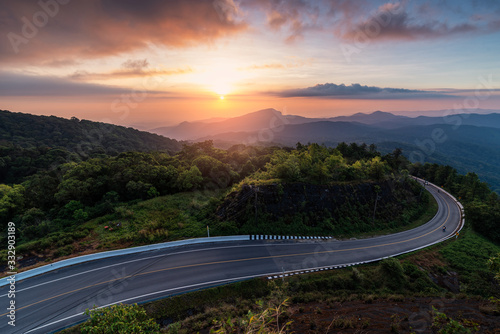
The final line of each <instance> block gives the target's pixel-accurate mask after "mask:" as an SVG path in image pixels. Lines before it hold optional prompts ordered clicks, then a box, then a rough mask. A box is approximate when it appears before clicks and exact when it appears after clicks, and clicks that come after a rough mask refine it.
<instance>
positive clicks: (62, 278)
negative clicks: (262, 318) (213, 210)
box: [0, 244, 290, 298]
mask: <svg viewBox="0 0 500 334" xmlns="http://www.w3.org/2000/svg"><path fill="white" fill-rule="evenodd" d="M289 245H290V244H260V245H237V246H223V247H212V248H208V247H207V248H200V249H192V250H187V251H181V252H174V253H168V254H161V255H155V256H148V257H142V258H140V259H135V260H130V261H125V262H121V263H116V264H110V265H108V266H104V267H99V268H94V269H90V270H87V271H82V272H79V273H76V274H73V275H69V276H65V277H61V278H57V279H54V280H51V281H47V282H44V283H40V284H36V285H33V286H30V287H27V288H24V289H21V290H16V291H17V292H22V291H26V290H29V289H33V288H37V287H39V286H42V285H46V284H50V283H54V282H57V281H61V280H65V279H67V278H71V277H75V276H79V275H84V274H88V273H91V272H93V271H97V270H102V269H108V268H111V267H116V266H121V265H124V264H128V263H133V262H139V261H144V260H150V259H155V258H159V257H166V256H172V255H179V254H187V253H194V252H203V251H207V250H216V249H230V248H242V247H246V248H248V247H269V246H289ZM160 251H161V250H160ZM145 252H149V251H145ZM137 254H140V253H137ZM126 255H130V254H126ZM107 259H109V258H107ZM103 260H106V259H103ZM61 269H63V268H61ZM27 279H29V278H27ZM4 286H7V285H4ZM5 296H7V294H4V295H0V298H1V297H5Z"/></svg>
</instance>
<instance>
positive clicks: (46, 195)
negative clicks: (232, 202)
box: [0, 142, 273, 241]
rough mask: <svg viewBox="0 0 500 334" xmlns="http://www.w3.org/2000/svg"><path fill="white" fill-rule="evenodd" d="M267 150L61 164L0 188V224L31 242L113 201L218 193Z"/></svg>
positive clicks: (261, 164)
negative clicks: (13, 227) (15, 229)
mask: <svg viewBox="0 0 500 334" xmlns="http://www.w3.org/2000/svg"><path fill="white" fill-rule="evenodd" d="M272 150H273V149H272V148H256V147H246V146H243V145H240V146H234V147H233V148H231V149H229V150H219V149H217V148H214V147H213V144H212V142H203V143H198V144H194V145H185V146H184V148H183V149H182V150H181V151H180V152H179V153H178V154H176V155H175V156H171V155H169V154H166V153H160V152H155V153H140V152H129V153H122V154H119V155H118V156H115V157H112V156H102V157H99V158H92V159H88V160H86V161H81V162H70V163H65V164H62V165H60V166H58V167H57V168H56V169H53V170H50V171H40V172H38V173H36V174H35V175H32V176H30V177H28V178H27V179H26V181H24V182H23V183H21V184H15V185H6V184H1V185H0V220H1V221H2V225H4V224H6V223H7V222H8V221H14V222H15V223H16V226H18V232H19V233H20V238H21V240H22V241H29V240H33V239H36V238H40V237H43V236H44V235H45V234H46V233H48V232H52V231H57V230H61V229H63V228H65V227H68V226H71V225H78V224H80V223H82V222H84V221H86V220H88V219H91V218H94V217H98V216H102V215H104V214H107V213H110V212H113V209H114V208H115V207H116V206H117V205H118V203H125V202H130V201H134V200H135V201H137V200H144V199H148V198H153V197H157V196H162V195H168V194H174V193H178V192H183V191H192V190H196V189H224V188H226V187H228V186H230V185H232V184H233V183H234V182H236V181H240V180H241V179H242V178H243V177H245V176H248V175H249V174H251V173H252V172H254V171H255V170H258V169H261V168H265V164H266V162H268V161H269V159H270V155H271V152H272ZM4 222H5V223H4ZM2 231H6V229H5V228H2Z"/></svg>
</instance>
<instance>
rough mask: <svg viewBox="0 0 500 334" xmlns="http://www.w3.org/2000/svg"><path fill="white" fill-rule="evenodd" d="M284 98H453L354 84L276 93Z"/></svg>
mask: <svg viewBox="0 0 500 334" xmlns="http://www.w3.org/2000/svg"><path fill="white" fill-rule="evenodd" d="M274 94H276V95H278V96H282V97H324V98H337V99H421V98H442V97H448V98H449V97H453V95H449V94H446V93H441V92H434V91H423V90H412V89H403V88H380V87H375V86H362V85H360V84H352V85H350V86H346V85H344V84H340V85H336V84H333V83H325V84H318V85H316V86H313V87H307V88H298V89H290V90H285V91H282V92H278V93H274Z"/></svg>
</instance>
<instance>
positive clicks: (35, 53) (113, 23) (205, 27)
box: [0, 0, 247, 65]
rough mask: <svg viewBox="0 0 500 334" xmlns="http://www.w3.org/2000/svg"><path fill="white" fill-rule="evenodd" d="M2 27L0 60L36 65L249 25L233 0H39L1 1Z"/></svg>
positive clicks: (190, 40)
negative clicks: (242, 18)
mask: <svg viewBox="0 0 500 334" xmlns="http://www.w3.org/2000/svg"><path fill="white" fill-rule="evenodd" d="M62 3H67V4H64V5H63V4H62ZM42 4H51V5H42ZM0 27H1V30H2V32H5V33H4V34H2V35H1V36H0V59H1V60H2V62H3V64H6V63H7V62H8V63H16V62H17V63H23V62H24V63H26V62H29V63H30V64H31V65H39V64H44V63H51V62H52V63H55V64H63V63H65V62H68V61H69V60H71V59H75V58H76V59H81V58H98V57H103V56H110V55H118V54H122V53H125V52H130V51H133V50H137V49H143V48H146V47H148V46H149V45H160V46H168V47H189V46H192V45H197V44H199V43H208V44H210V43H212V42H213V41H215V40H216V39H219V38H222V37H224V36H228V35H233V34H237V33H239V32H241V31H244V30H245V29H246V27H247V26H246V24H245V23H244V22H243V21H242V20H240V12H239V9H238V7H237V6H236V4H235V3H234V2H233V0H215V1H209V0H182V1H164V0H148V1H134V0H86V1H69V2H68V1H67V0H64V1H63V0H43V1H5V2H4V3H3V4H2V8H1V9H0Z"/></svg>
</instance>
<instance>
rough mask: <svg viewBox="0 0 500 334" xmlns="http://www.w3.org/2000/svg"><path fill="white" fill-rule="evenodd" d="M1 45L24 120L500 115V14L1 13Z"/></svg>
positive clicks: (19, 9) (82, 8)
mask: <svg viewBox="0 0 500 334" xmlns="http://www.w3.org/2000/svg"><path fill="white" fill-rule="evenodd" d="M0 32H1V33H0V109H6V110H11V111H20V112H28V113H33V114H40V115H42V114H43V115H56V116H62V117H67V118H69V117H71V116H76V117H78V118H84V119H90V120H95V121H105V122H110V123H115V124H122V125H131V126H136V127H139V128H141V129H148V128H152V127H156V126H161V125H168V124H175V123H178V122H181V121H184V120H190V121H191V120H200V119H208V118H213V117H231V116H238V115H242V114H244V113H248V112H252V111H256V110H259V109H264V108H275V109H278V110H280V111H282V112H283V113H287V114H295V115H304V116H308V117H324V116H336V115H348V114H352V113H355V112H372V111H375V110H383V111H393V112H397V113H401V114H404V112H406V111H429V110H447V109H457V110H458V109H461V108H463V107H465V108H470V111H474V110H476V109H477V108H480V109H495V110H500V91H499V90H500V1H497V0H490V1H487V0H481V1H480V0H469V1H457V0H442V1H416V0H409V1H391V2H388V1H376V0H373V1H372V0H370V1H368V0H367V1H364V0H353V1H349V0H317V1H312V0H310V1H308V0H239V1H238V0H234V1H233V0H215V1H213V0H183V1H173V0H146V1H133V0H121V1H119V0H85V1H83V0H82V1H80V0H71V1H70V0H40V1H27V0H26V1H24V0H20V1H8V0H0ZM412 115H413V114H412Z"/></svg>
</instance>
